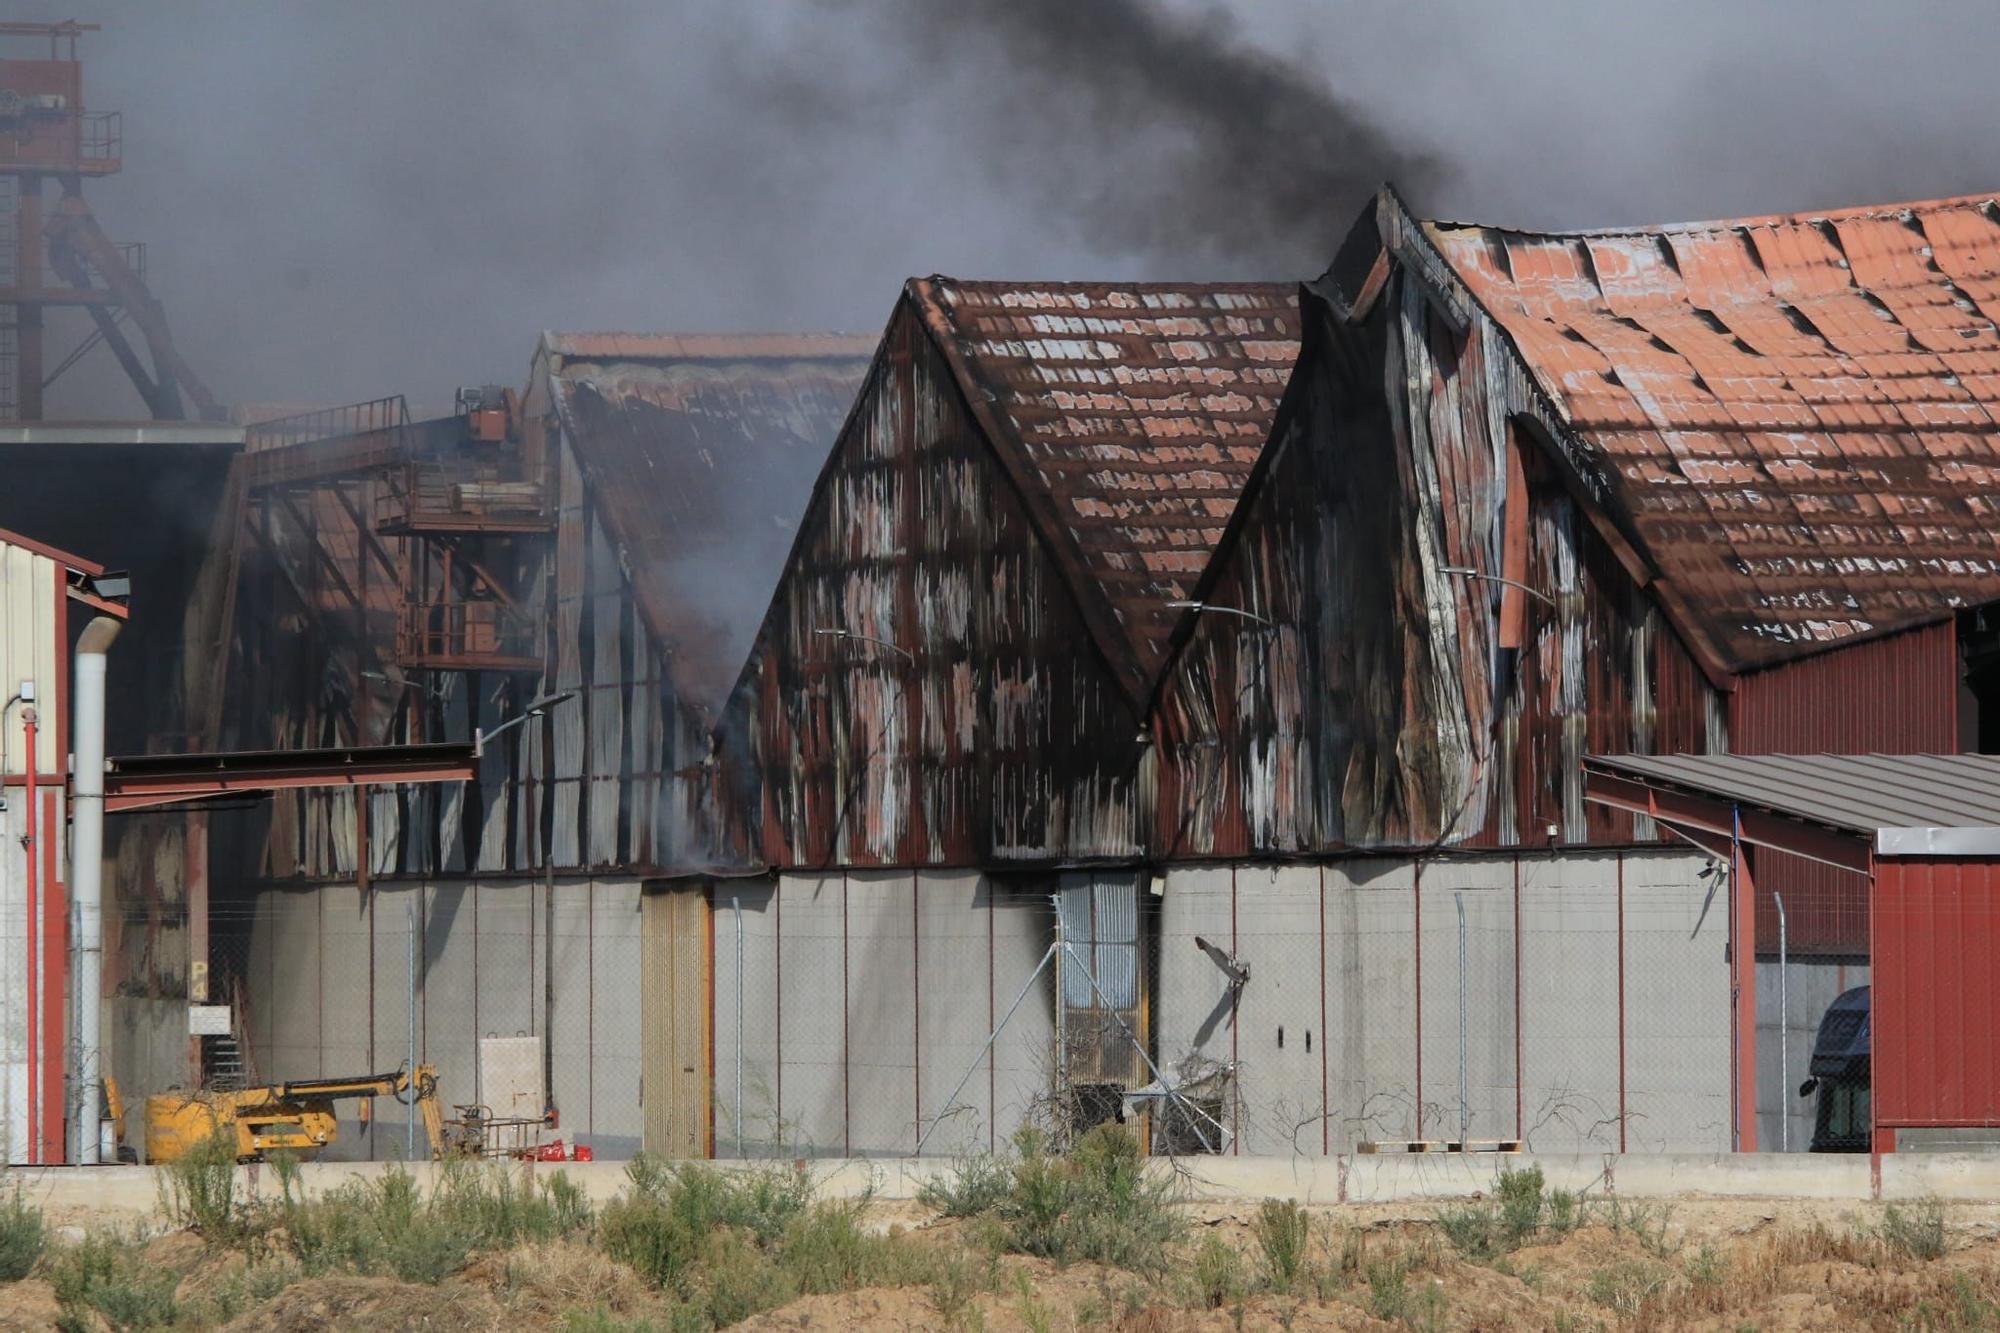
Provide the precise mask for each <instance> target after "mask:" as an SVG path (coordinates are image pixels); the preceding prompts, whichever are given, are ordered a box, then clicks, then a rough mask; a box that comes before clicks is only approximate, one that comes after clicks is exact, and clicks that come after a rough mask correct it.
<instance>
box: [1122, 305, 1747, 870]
mask: <svg viewBox="0 0 2000 1333" xmlns="http://www.w3.org/2000/svg"><path fill="white" fill-rule="evenodd" d="M1307 320H1308V337H1307V342H1306V348H1305V351H1304V352H1303V354H1302V357H1301V362H1300V367H1299V371H1298V376H1297V378H1296V380H1295V382H1294V385H1293V388H1292V391H1291V393H1290V395H1289V396H1288V399H1287V406H1286V409H1285V412H1284V413H1283V415H1282V417H1281V420H1280V423H1279V426H1278V428H1277V432H1276V435H1275V438H1274V441H1273V443H1272V445H1271V447H1270V449H1269V450H1268V452H1267V454H1266V457H1265V459H1264V460H1263V461H1262V462H1261V463H1260V465H1259V471H1258V474H1257V476H1256V478H1254V479H1253V481H1252V482H1251V483H1250V486H1249V487H1248V489H1247V490H1246V493H1245V497H1244V500H1243V502H1242V503H1243V506H1244V508H1243V512H1242V513H1241V514H1240V515H1239V516H1238V518H1237V520H1236V523H1235V526H1234V528H1233V530H1232V535H1231V538H1230V540H1229V542H1228V544H1227V545H1225V547H1224V548H1223V550H1222V551H1221V552H1220V553H1219V554H1218V556H1217V559H1216V563H1215V567H1214V568H1213V569H1212V570H1211V571H1210V573H1209V574H1208V576H1207V577H1206V578H1205V579H1204V581H1203V584H1202V589H1201V592H1200V594H1199V595H1200V596H1201V597H1202V598H1203V599H1204V600H1205V601H1207V602H1208V603H1210V604H1211V606H1213V607H1215V608H1217V611H1216V612H1212V613H1209V614H1203V615H1201V616H1199V617H1197V619H1196V620H1195V621H1194V623H1193V626H1192V628H1191V630H1190V632H1189V634H1188V636H1187V640H1186V643H1185V646H1184V647H1183V649H1182V651H1181V653H1180V654H1179V656H1178V657H1177V658H1176V660H1175V663H1174V666H1173V668H1172V670H1171V671H1170V673H1169V675H1168V677H1167V679H1166V680H1165V681H1164V682H1163V683H1162V686H1161V690H1160V694H1159V697H1158V701H1157V704H1156V716H1157V718H1158V724H1159V726H1160V730H1161V733H1162V736H1163V738H1164V741H1165V745H1166V748H1167V750H1168V753H1169V756H1170V758H1171V763H1169V764H1168V765H1167V767H1168V769H1169V772H1170V780H1169V781H1166V782H1164V783H1163V784H1162V793H1161V806H1160V810H1161V813H1160V816H1159V837H1158V841H1157V848H1158V853H1157V854H1159V855H1162V856H1165V857H1169V858H1174V857H1184V856H1243V855H1259V854H1309V853H1316V852H1318V853H1323V852H1332V851H1338V850H1342V849H1345V848H1355V847H1390V846H1412V845H1426V844H1432V843H1438V842H1449V843H1457V844H1463V845H1520V844H1530V845H1538V844H1546V843H1547V842H1548V841H1550V840H1551V833H1550V830H1551V829H1553V830H1554V834H1553V837H1554V838H1555V839H1556V840H1560V841H1564V842H1582V841H1624V840H1628V839H1630V838H1631V837H1633V836H1635V835H1634V833H1633V831H1632V829H1631V825H1630V821H1629V819H1628V818H1626V817H1625V816H1623V815H1621V814H1617V813H1615V812H1600V811H1598V810H1597V809H1595V808H1586V807H1585V805H1584V803H1583V801H1582V791H1581V787H1580V782H1579V778H1578V776H1577V774H1578V772H1579V762H1580V760H1581V759H1582V757H1583V755H1585V754H1586V753H1607V752H1608V753H1616V752H1621V751H1628V750H1634V749H1643V748H1646V747H1648V746H1651V745H1655V744H1661V743H1673V744H1676V745H1681V746H1684V747H1687V748H1692V749H1695V750H1700V749H1704V748H1707V747H1708V742H1709V740H1710V737H1709V736H1708V735H1707V732H1706V728H1705V716H1706V714H1707V712H1708V710H1709V697H1710V695H1711V694H1712V690H1711V689H1710V687H1709V686H1708V685H1707V683H1706V682H1705V681H1703V680H1702V679H1701V677H1700V675H1699V672H1698V670H1697V668H1696V667H1695V666H1694V664H1693V661H1692V659H1691V658H1690V657H1689V656H1688V655H1687V653H1686V652H1685V651H1684V650H1683V649H1682V647H1681V646H1680V643H1679V641H1678V639H1677V637H1676V636H1675V635H1674V634H1673V633H1672V632H1671V630H1668V629H1666V628H1665V627H1664V626H1663V625H1659V624H1657V623H1655V620H1654V618H1653V614H1652V612H1651V611H1650V609H1649V603H1648V600H1647V599H1646V598H1644V597H1643V596H1642V595H1641V594H1640V592H1639V590H1638V589H1637V588H1636V587H1635V585H1634V583H1633V581H1632V579H1631V577H1630V575H1629V573H1628V572H1627V568H1626V565H1625V563H1624V561H1623V560H1622V559H1621V558H1620V556H1619V554H1618V552H1617V551H1615V550H1614V549H1613V548H1612V546H1611V545H1610V544H1609V543H1608V541H1607V540H1606V539H1605V537H1604V536H1603V535H1602V531H1601V529H1600V527H1599V526H1598V525H1597V524H1596V523H1594V522H1592V521H1591V520H1590V518H1589V516H1588V515H1587V513H1586V511H1585V509H1584V508H1583V504H1582V501H1581V500H1580V499H1579V497H1578V495H1577V494H1576V493H1575V491H1574V490H1573V489H1572V488H1571V487H1570V486H1568V485H1566V484H1565V483H1564V481H1563V479H1562V477H1561V475H1560V474H1559V472H1558V471H1557V468H1556V466H1555V463H1554V461H1553V460H1552V459H1551V458H1550V457H1549V456H1548V455H1547V453H1546V450H1545V449H1544V448H1543V447H1542V446H1541V445H1540V444H1539V443H1537V437H1534V436H1530V435H1526V434H1518V433H1517V432H1516V431H1515V427H1514V423H1515V422H1517V421H1518V420H1519V419H1520V418H1521V417H1522V415H1523V413H1524V412H1525V411H1526V410H1527V406H1528V405H1530V400H1528V399H1526V398H1524V397H1519V396H1516V395H1517V394H1519V393H1520V392H1521V391H1522V390H1523V389H1524V388H1525V387H1526V386H1525V385H1524V384H1523V383H1522V381H1521V380H1520V379H1519V377H1518V376H1516V375H1513V374H1510V373H1509V372H1508V371H1507V369H1506V364H1505V363H1506V362H1507V361H1509V360H1511V358H1509V357H1505V356H1503V355H1499V354H1497V353H1498V352H1501V351H1504V348H1505V342H1504V339H1503V337H1502V335H1501V333H1500V331H1499V330H1498V328H1497V327H1496V326H1495V325H1493V324H1492V323H1491V322H1490V321H1489V320H1487V319H1486V318H1485V317H1484V316H1483V315H1481V314H1479V313H1478V312H1476V311H1474V312H1472V313H1471V315H1470V317H1469V319H1468V323H1467V325H1466V327H1465V328H1464V330H1463V331H1462V332H1461V331H1460V330H1458V329H1456V328H1454V327H1453V325H1452V323H1451V321H1449V320H1448V319H1446V318H1445V317H1444V316H1443V315H1442V314H1441V313H1440V312H1439V311H1438V310H1437V309H1436V308H1435V306H1434V304H1433V303H1432V301H1431V300H1430V298H1429V295H1428V292H1427V290H1426V288H1425V287H1424V286H1423V285H1421V284H1418V283H1416V282H1413V281H1411V280H1410V275H1409V274H1408V272H1407V271H1406V270H1404V269H1402V268H1400V267H1398V268H1397V269H1396V270H1395V271H1394V272H1392V274H1391V275H1390V277H1389V278H1388V279H1387V280H1386V287H1385V290H1384V293H1383V296H1382V297H1381V299H1380V300H1378V301H1377V302H1376V303H1375V304H1374V305H1373V306H1372V308H1371V312H1370V314H1369V317H1368V318H1367V320H1366V321H1365V322H1364V323H1361V324H1350V323H1347V322H1346V321H1345V320H1343V319H1341V318H1339V317H1338V316H1337V315H1335V314H1334V313H1333V311H1332V309H1331V307H1327V306H1323V305H1320V304H1319V303H1317V302H1314V303H1311V304H1309V307H1308V311H1307ZM1510 435H1511V436H1514V442H1513V443H1510ZM1510 447H1513V448H1519V449H1521V451H1522V454H1523V463H1524V465H1525V471H1526V475H1527V479H1528V480H1527V486H1526V494H1525V502H1526V503H1527V505H1528V516H1529V522H1528V526H1527V543H1528V555H1527V566H1526V568H1527V576H1526V579H1525V582H1526V583H1527V584H1528V585H1529V586H1530V587H1532V588H1533V589H1534V590H1535V593H1536V596H1534V597H1532V598H1530V599H1529V600H1528V601H1527V602H1526V603H1525V612H1526V626H1527V633H1526V635H1525V639H1524V645H1523V647H1521V648H1520V649H1518V650H1512V649H1502V648H1500V647H1498V644H1499V641H1500V640H1499V632H1498V631H1499V614H1500V606H1501V601H1502V595H1501V594H1502V587H1501V585H1499V584H1497V583H1495V582H1493V581H1491V580H1490V579H1489V578H1474V577H1469V576H1466V575H1464V574H1462V573H1459V572H1456V571H1463V570H1468V569H1469V570H1472V571H1473V572H1474V573H1475V574H1478V575H1497V574H1498V573H1499V571H1500V568H1501V555H1502V552H1501V549H1500V539H1501V534H1502V531H1503V526H1504V522H1505V506H1506V503H1507V487H1506V483H1505V478H1506V473H1507V466H1506V457H1507V454H1506V451H1507V450H1508V449H1509V448H1510ZM1221 608H1237V609H1240V610H1243V611H1247V612H1250V613H1253V614H1254V615H1255V616H1256V617H1260V618H1261V621H1259V620H1251V619H1248V618H1246V617H1242V616H1236V615H1229V614H1222V613H1221V612H1220V609H1221ZM1640 700H1643V703H1642V702H1639V701H1640Z"/></svg>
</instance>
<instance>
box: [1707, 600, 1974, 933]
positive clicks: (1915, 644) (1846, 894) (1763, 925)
mask: <svg viewBox="0 0 2000 1333" xmlns="http://www.w3.org/2000/svg"><path fill="white" fill-rule="evenodd" d="M1958 675H1959V663H1958V630H1957V626H1956V624H1955V622H1953V621H1950V620H1946V621H1942V622H1940V623H1938V624H1935V625H1927V626H1924V627H1922V628H1920V629H1913V630H1907V631H1905V632H1903V633H1901V634H1891V635H1888V636H1886V637H1884V638H1880V639H1873V640H1869V641H1866V642H1863V643H1857V644H1854V645H1853V646H1851V647H1847V648H1837V649H1835V650H1833V651H1832V652H1828V653H1822V654H1820V655H1819V656H1816V657H1808V658H1804V659H1802V660H1801V661H1798V662H1794V663H1791V664H1789V665H1787V666H1782V667H1774V668H1772V669H1771V670H1769V671H1759V672H1756V673H1755V674H1753V675H1748V676H1744V677H1742V678H1741V679H1740V680H1739V681H1738V682H1737V685H1736V689H1735V690H1734V691H1733V692H1732V693H1731V694H1730V696H1729V738H1730V747H1731V748H1732V749H1733V750H1734V751H1735V752H1736V753H1738V754H1955V753H1957V751H1958ZM1756 872H1757V888H1758V895H1757V950H1758V952H1759V953H1762V954H1767V955H1772V956H1775V955H1776V952H1777V948H1778V913H1777V906H1776V904H1775V902H1774V901H1773V899H1772V896H1771V895H1772V894H1773V893H1781V894H1783V895H1784V898H1785V913H1786V933H1787V937H1788V938H1787V941H1786V943H1787V946H1788V947H1789V948H1790V949H1792V950H1793V951H1795V952H1798V953H1802V954H1843V955H1864V954H1866V953H1867V950H1868V882H1867V880H1866V879H1864V878H1863V877H1862V876H1860V875H1853V874H1849V873H1847V872H1845V871H1841V870H1835V869H1833V868H1832V867H1830V866H1822V865H1817V864H1815V863H1813V862H1810V861H1806V860H1803V859H1801V858H1799V857H1796V856H1788V855H1785V854H1783V853H1780V852H1764V851H1760V852H1759V853H1758V855H1757V862H1756Z"/></svg>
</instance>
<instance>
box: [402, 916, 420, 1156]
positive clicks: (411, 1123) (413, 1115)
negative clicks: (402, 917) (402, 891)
mask: <svg viewBox="0 0 2000 1333" xmlns="http://www.w3.org/2000/svg"><path fill="white" fill-rule="evenodd" d="M422 892H423V888H422V886H417V887H414V888H412V889H411V890H410V904H409V915H410V1063H409V1070H410V1087H411V1089H412V1090H413V1091H414V1089H415V1088H416V1078H417V895H418V894H420V893H422ZM405 1110H407V1111H408V1113H409V1114H408V1118H407V1119H405V1120H404V1122H403V1160H404V1161H406V1162H413V1161H415V1160H416V1158H417V1099H416V1097H415V1096H414V1095H413V1096H411V1098H410V1101H409V1105H408V1106H407V1107H406V1108H405Z"/></svg>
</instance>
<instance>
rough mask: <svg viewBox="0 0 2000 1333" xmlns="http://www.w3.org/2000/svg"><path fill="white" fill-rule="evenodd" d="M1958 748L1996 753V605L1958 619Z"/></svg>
mask: <svg viewBox="0 0 2000 1333" xmlns="http://www.w3.org/2000/svg"><path fill="white" fill-rule="evenodd" d="M1958 658H1959V675H1958V749H1959V753H1961V754H2000V606H1988V607H1981V608H1979V609H1978V610H1976V611H1968V612H1966V613H1965V614H1964V615H1962V616H1961V617H1959V622H1958Z"/></svg>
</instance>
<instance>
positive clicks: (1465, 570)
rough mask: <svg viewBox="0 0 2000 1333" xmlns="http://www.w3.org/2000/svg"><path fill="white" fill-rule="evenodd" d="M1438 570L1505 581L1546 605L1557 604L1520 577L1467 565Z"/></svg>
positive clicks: (1509, 585) (1465, 576) (1499, 581)
mask: <svg viewBox="0 0 2000 1333" xmlns="http://www.w3.org/2000/svg"><path fill="white" fill-rule="evenodd" d="M1438 572H1439V573H1441V574H1453V575H1456V576H1457V577H1459V578H1462V579H1479V580H1481V581H1483V582H1486V583H1504V584H1506V585H1507V586H1508V587H1510V588H1519V589H1520V590H1521V591H1522V592H1524V593H1526V594H1528V596H1530V597H1532V598H1534V599H1535V600H1536V601H1539V602H1541V603H1543V604H1544V605H1546V606H1549V607H1551V608H1553V607H1554V606H1555V604H1556V599H1555V598H1553V597H1551V596H1549V595H1548V594H1547V593H1545V592H1543V591H1542V590H1541V589H1540V588H1531V587H1529V586H1528V585H1527V584H1525V583H1523V582H1521V581H1520V580H1519V579H1510V578H1507V577H1506V576H1504V575H1501V574H1483V573H1481V572H1480V571H1478V570H1476V569H1473V568H1471V567H1470V566H1467V565H1441V566H1439V567H1438Z"/></svg>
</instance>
